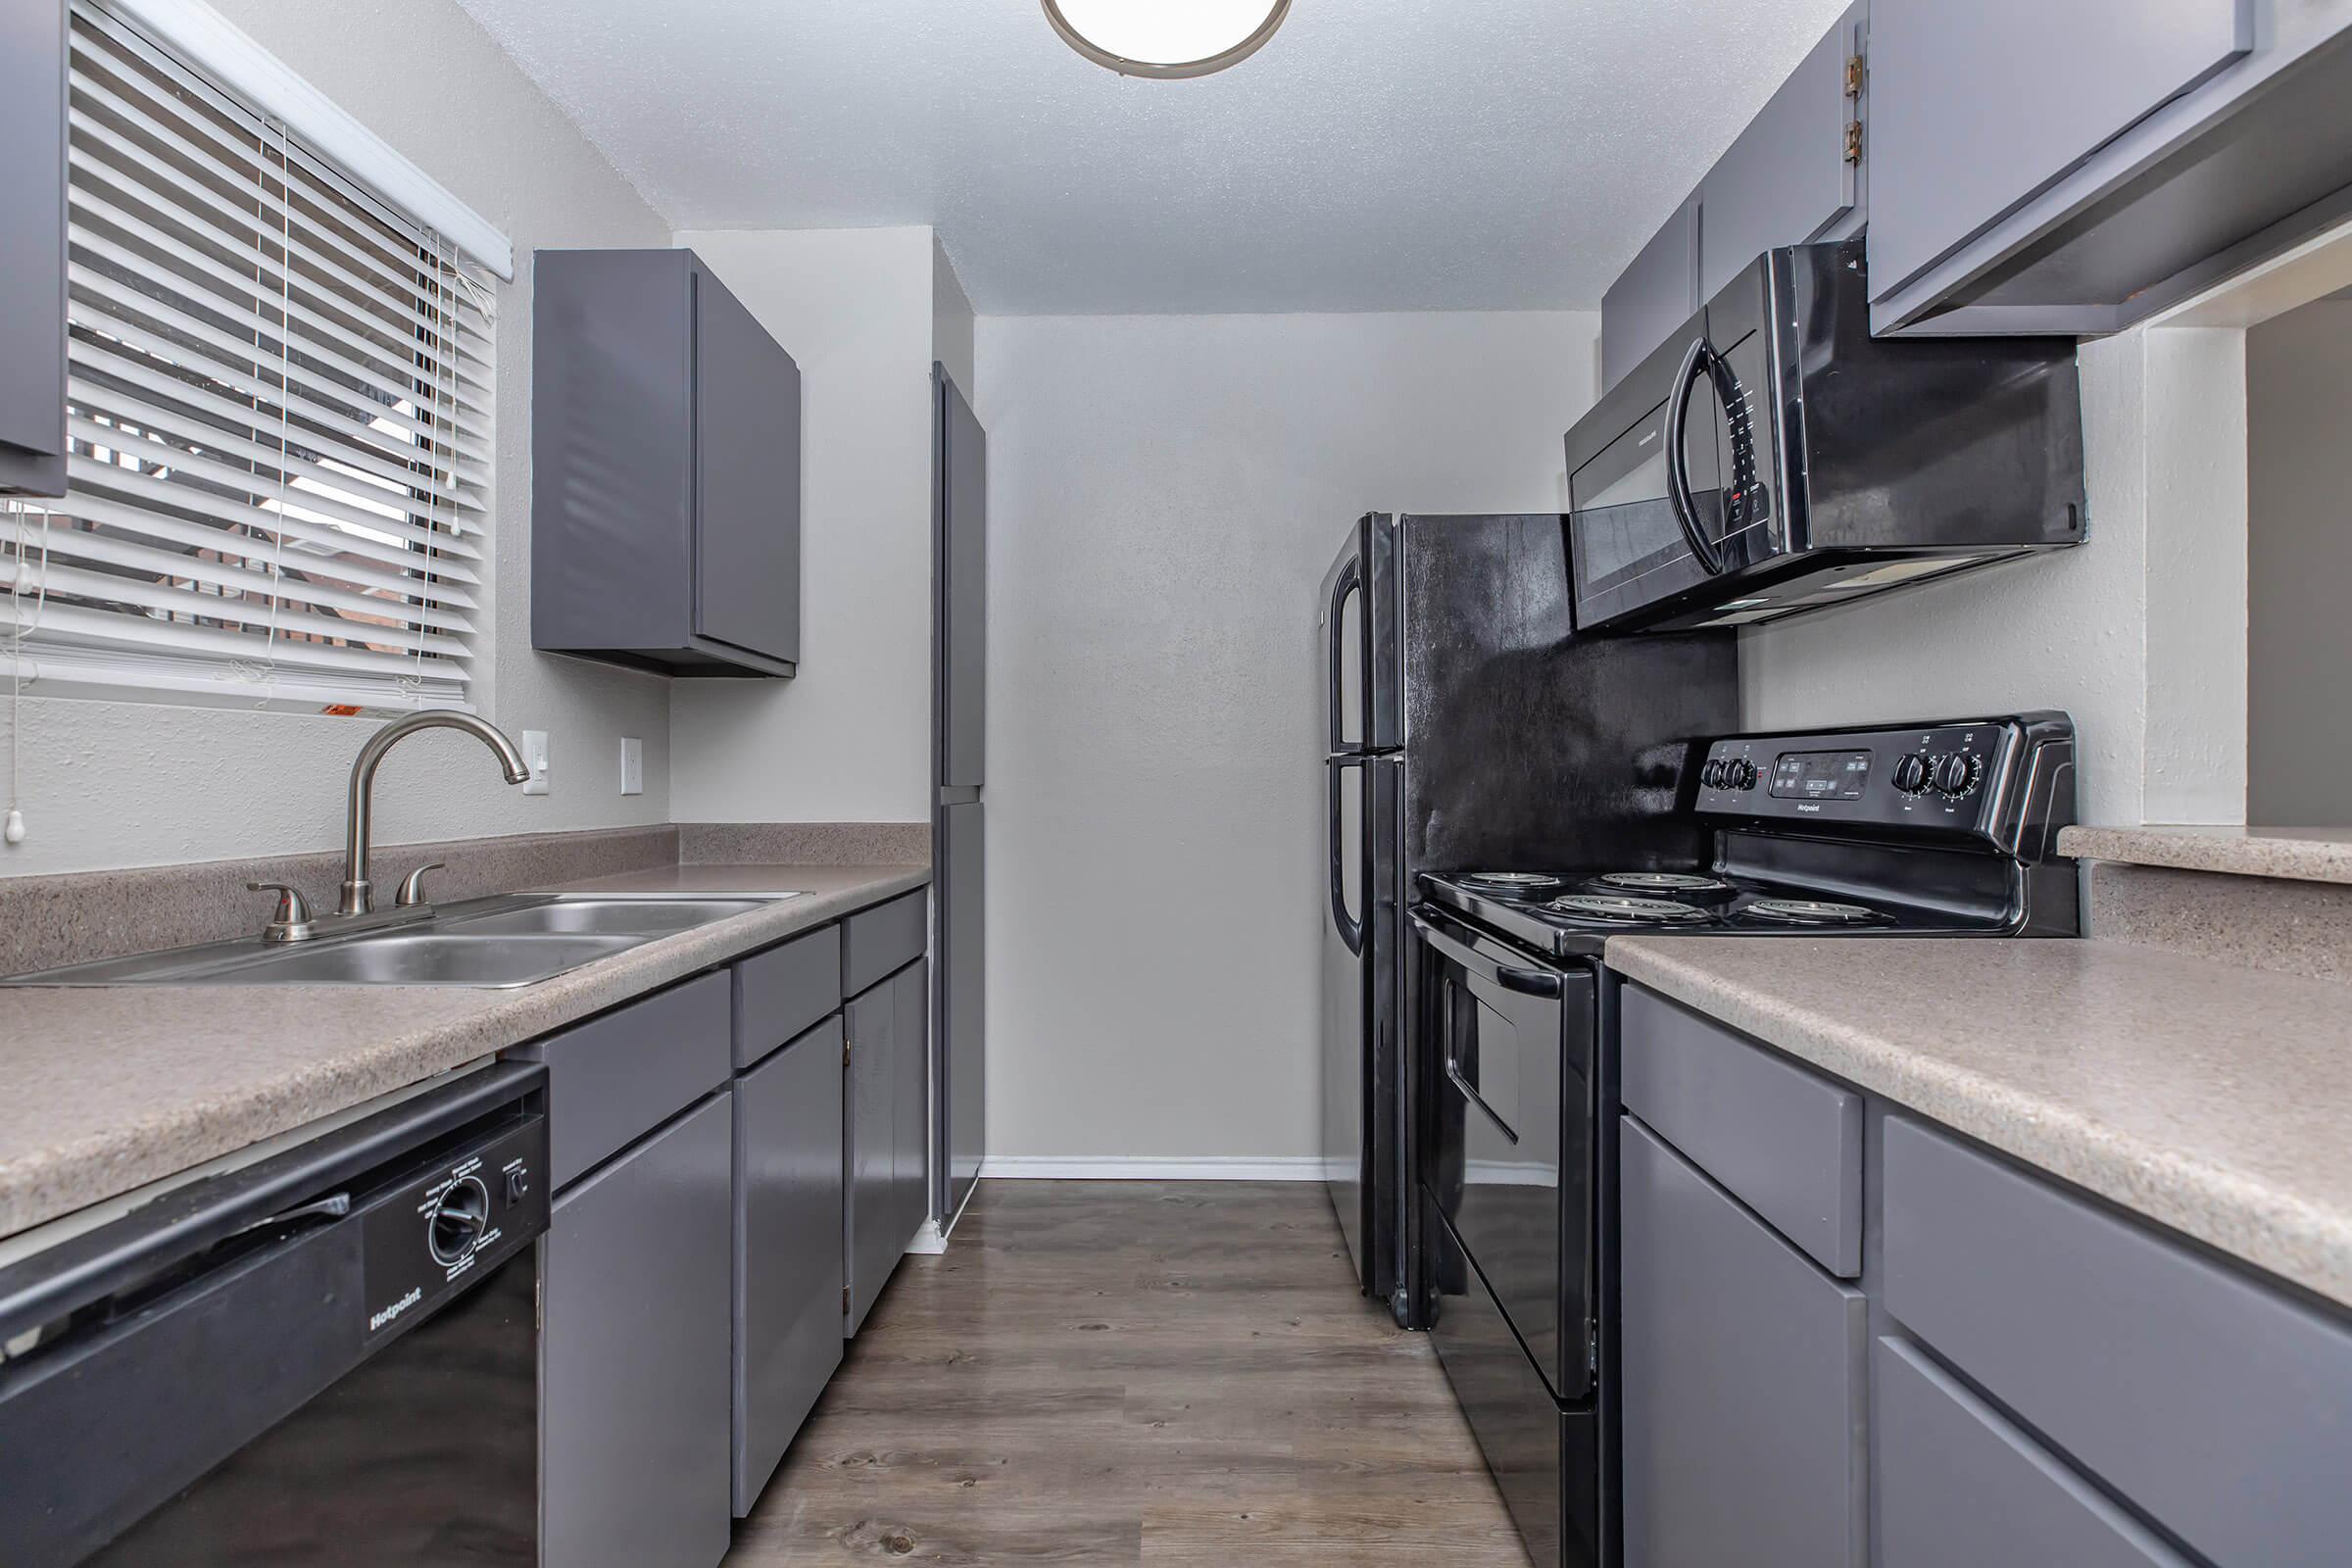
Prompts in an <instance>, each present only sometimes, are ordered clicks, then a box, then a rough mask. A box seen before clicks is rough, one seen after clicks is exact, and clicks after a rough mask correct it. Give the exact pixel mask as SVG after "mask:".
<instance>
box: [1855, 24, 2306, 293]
mask: <svg viewBox="0 0 2352 1568" xmlns="http://www.w3.org/2000/svg"><path fill="white" fill-rule="evenodd" d="M2348 29H2352V5H2347V4H2345V3H2343V0H2073V3H2070V4H2067V5H2061V6H2051V5H2044V4H2036V3H2034V0H1982V3H1979V4H1974V5H1964V6H1956V5H1951V4H1948V3H1944V0H1875V3H1874V5H1873V7H1872V13H1871V25H1870V32H1871V39H1870V41H1871V70H1870V77H1871V100H1872V112H1871V118H1870V126H1869V139H1870V146H1871V170H1872V187H1873V188H1872V195H1871V214H1870V273H1871V289H1872V311H1871V325H1872V330H1874V331H1877V332H1880V333H1886V332H1890V331H1904V332H1920V333H1984V332H2052V333H2061V334H2073V335H2086V334H2093V333H2099V332H2108V331H2115V330H2118V329H2120V328H2122V327H2125V326H2128V325H2131V323H2132V322H2134V321H2137V320H2141V319H2146V318H2147V317H2148V316H2151V315H2153V314H2155V313H2156V312H2158V311H2161V310H2163V309H2164V308H2166V307H2168V306H2170V305H2172V304H2175V303H2177V302H2179V301H2180V300H2181V299H2183V298H2185V297H2187V296H2188V295H2189V294H2191V293H2194V292H2197V291H2198V290H2200V289H2202V288H2204V287H2206V286H2208V285H2210V284H2211V283H2213V282H2216V281H2219V280H2220V279H2222V278H2224V277H2226V276H2228V275H2229V274H2230V273H2231V272H2233V271H2236V270H2242V269H2243V268H2245V267H2249V266H2252V265H2254V264H2255V263H2257V262H2259V261H2262V260H2265V259H2267V258H2268V257H2270V256H2273V255H2276V254H2278V252H2280V251H2282V250H2284V249H2286V248H2288V247H2289V246H2291V245H2293V244H2295V243H2297V242H2298V241H2300V240H2301V239H2304V238H2307V237H2309V236H2310V235H2312V234H2314V233H2317V232H2319V231H2320V230H2321V229H2323V228H2325V227H2327V226H2328V225H2330V224H2332V223H2333V222H2335V221H2340V220H2341V219H2342V218H2343V217H2344V216H2345V214H2346V212H2347V211H2352V30H2348Z"/></svg>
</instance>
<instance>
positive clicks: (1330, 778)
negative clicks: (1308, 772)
mask: <svg viewBox="0 0 2352 1568" xmlns="http://www.w3.org/2000/svg"><path fill="white" fill-rule="evenodd" d="M1366 760H1367V759H1365V758H1361V757H1348V758H1337V759H1335V760H1332V761H1331V762H1330V763H1328V764H1327V765H1326V766H1325V767H1324V769H1323V775H1324V798H1325V804H1326V806H1327V807H1328V808H1329V812H1328V815H1329V821H1328V822H1327V824H1326V828H1327V833H1328V837H1327V839H1326V842H1327V843H1328V844H1329V845H1330V846H1331V923H1332V924H1333V925H1334V926H1335V927H1337V928H1338V930H1339V933H1340V940H1341V941H1343V942H1345V943H1347V944H1348V952H1350V953H1353V954H1356V955H1358V956H1360V955H1361V954H1362V953H1363V951H1364V922H1363V921H1361V920H1359V919H1357V918H1356V917H1355V916H1353V915H1351V914H1349V913H1348V889H1347V884H1346V882H1345V881H1344V880H1343V878H1344V876H1345V872H1346V862H1345V861H1344V860H1342V859H1341V858H1340V857H1341V856H1342V855H1343V854H1345V853H1346V852H1347V851H1348V849H1349V848H1351V847H1352V846H1348V845H1343V844H1342V843H1341V842H1340V775H1341V774H1342V773H1345V772H1347V771H1348V769H1350V768H1360V767H1362V766H1363V765H1364V763H1365V761H1366Z"/></svg>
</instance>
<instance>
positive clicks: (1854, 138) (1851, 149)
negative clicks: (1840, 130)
mask: <svg viewBox="0 0 2352 1568" xmlns="http://www.w3.org/2000/svg"><path fill="white" fill-rule="evenodd" d="M1845 161H1846V162H1847V163H1849V164H1858V163H1860V162H1861V161H1862V122H1860V121H1859V120H1849V121H1847V122H1846V123H1845Z"/></svg>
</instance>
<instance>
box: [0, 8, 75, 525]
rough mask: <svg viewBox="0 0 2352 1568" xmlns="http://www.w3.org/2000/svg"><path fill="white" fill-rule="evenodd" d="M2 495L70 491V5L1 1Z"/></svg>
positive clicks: (0, 408) (0, 328) (0, 314)
mask: <svg viewBox="0 0 2352 1568" xmlns="http://www.w3.org/2000/svg"><path fill="white" fill-rule="evenodd" d="M0 213H4V214H5V215H6V221H0V278H6V279H7V280H8V288H7V292H6V294H5V296H4V297H0V495H36V496H59V495H64V494H65V493H66V457H65V453H66V0H0Z"/></svg>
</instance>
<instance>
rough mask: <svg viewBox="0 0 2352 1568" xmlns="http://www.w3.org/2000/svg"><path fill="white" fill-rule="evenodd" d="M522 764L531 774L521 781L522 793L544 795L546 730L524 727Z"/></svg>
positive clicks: (546, 770)
mask: <svg viewBox="0 0 2352 1568" xmlns="http://www.w3.org/2000/svg"><path fill="white" fill-rule="evenodd" d="M522 765H523V766H525V767H527V768H529V769H530V770H531V776H530V777H529V778H526V779H524V780H523V781H522V793H523V794H525V795H545V794H546V793H547V773H548V755H547V731H545V730H543V729H526V730H524V731H523V732H522Z"/></svg>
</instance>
